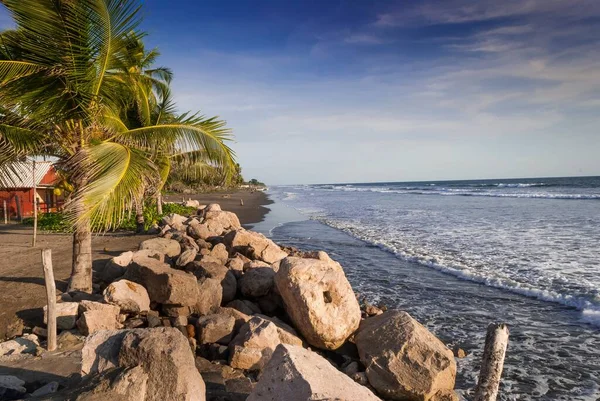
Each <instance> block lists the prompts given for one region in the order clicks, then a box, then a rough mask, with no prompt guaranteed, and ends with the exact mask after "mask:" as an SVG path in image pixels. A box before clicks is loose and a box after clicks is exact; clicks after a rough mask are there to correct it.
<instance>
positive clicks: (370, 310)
mask: <svg viewBox="0 0 600 401" xmlns="http://www.w3.org/2000/svg"><path fill="white" fill-rule="evenodd" d="M365 312H366V313H367V315H368V316H377V315H381V314H382V313H383V311H382V310H381V309H379V308H378V307H376V306H374V305H371V304H369V303H367V304H366V305H365Z"/></svg>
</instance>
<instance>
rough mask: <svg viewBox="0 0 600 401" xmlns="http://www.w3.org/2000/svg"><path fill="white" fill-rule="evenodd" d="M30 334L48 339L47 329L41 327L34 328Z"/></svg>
mask: <svg viewBox="0 0 600 401" xmlns="http://www.w3.org/2000/svg"><path fill="white" fill-rule="evenodd" d="M31 332H32V333H33V334H35V335H36V336H38V337H43V338H48V329H45V328H43V327H39V326H35V327H34V328H33V329H32V330H31Z"/></svg>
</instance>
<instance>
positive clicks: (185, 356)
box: [81, 327, 205, 401]
mask: <svg viewBox="0 0 600 401" xmlns="http://www.w3.org/2000/svg"><path fill="white" fill-rule="evenodd" d="M138 365H139V366H141V367H142V369H143V371H144V372H145V373H146V374H147V375H148V382H147V388H148V391H147V395H146V398H145V400H147V401H162V400H174V401H179V400H181V401H196V400H198V401H204V400H205V386H204V381H203V380H202V377H201V376H200V373H198V370H197V369H196V367H195V363H194V356H193V354H192V352H191V350H190V347H189V344H188V340H187V338H186V337H185V336H184V335H183V334H181V332H180V331H179V330H177V329H174V328H166V327H161V328H154V329H133V330H120V331H105V332H98V333H95V334H94V335H92V336H90V337H88V339H87V340H86V342H85V345H84V347H83V350H82V368H81V369H82V374H83V375H88V374H94V373H96V372H100V373H101V372H104V371H106V370H108V369H111V368H113V367H115V366H118V367H122V368H128V367H135V366H138Z"/></svg>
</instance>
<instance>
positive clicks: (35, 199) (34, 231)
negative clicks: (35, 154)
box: [31, 160, 37, 248]
mask: <svg viewBox="0 0 600 401" xmlns="http://www.w3.org/2000/svg"><path fill="white" fill-rule="evenodd" d="M31 174H32V175H33V243H32V244H31V246H32V247H34V248H35V242H36V240H37V193H36V189H37V188H36V187H37V182H36V181H35V160H34V161H33V166H32V168H31Z"/></svg>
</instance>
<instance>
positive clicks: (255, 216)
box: [165, 191, 273, 225]
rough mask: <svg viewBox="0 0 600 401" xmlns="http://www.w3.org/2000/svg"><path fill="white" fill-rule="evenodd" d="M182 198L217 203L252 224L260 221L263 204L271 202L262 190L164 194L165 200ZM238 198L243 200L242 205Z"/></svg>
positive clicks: (262, 215) (171, 200)
mask: <svg viewBox="0 0 600 401" xmlns="http://www.w3.org/2000/svg"><path fill="white" fill-rule="evenodd" d="M183 199H185V200H187V199H194V200H197V201H199V202H200V203H201V204H209V203H218V204H219V205H221V209H223V210H227V211H229V212H233V213H235V214H237V215H238V218H239V219H240V223H242V224H243V225H252V224H255V223H258V222H260V221H262V220H263V219H264V217H265V215H266V214H267V213H268V212H269V209H268V208H266V207H265V205H269V204H271V203H273V201H271V200H270V199H269V197H268V196H267V194H265V193H264V192H262V191H256V192H250V191H230V192H211V193H203V194H185V195H181V194H177V195H167V196H165V201H169V202H181V201H182V200H183ZM240 200H242V201H243V202H244V204H243V205H242V204H241V202H240Z"/></svg>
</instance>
